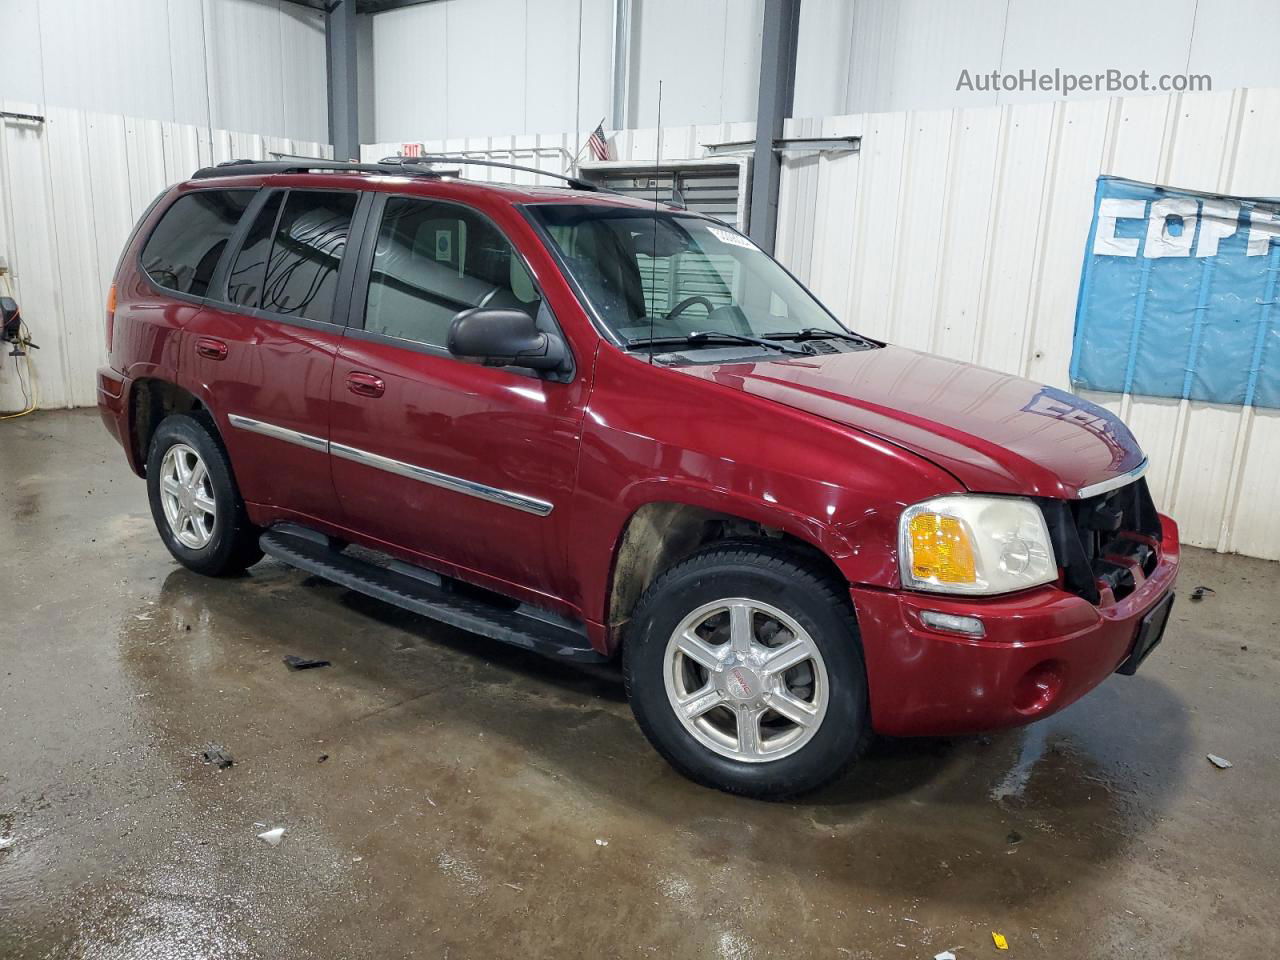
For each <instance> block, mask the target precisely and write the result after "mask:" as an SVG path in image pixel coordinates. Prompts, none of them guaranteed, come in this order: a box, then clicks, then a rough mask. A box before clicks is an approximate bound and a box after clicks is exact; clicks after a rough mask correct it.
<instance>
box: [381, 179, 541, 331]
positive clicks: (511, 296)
mask: <svg viewBox="0 0 1280 960" xmlns="http://www.w3.org/2000/svg"><path fill="white" fill-rule="evenodd" d="M540 300H541V298H540V295H539V293H538V290H537V287H535V286H534V283H533V279H532V278H531V277H530V276H529V272H528V271H527V270H526V269H525V266H524V264H523V263H522V262H521V260H520V258H519V257H518V256H516V254H515V251H514V250H513V249H512V247H511V244H510V243H509V242H507V239H506V238H505V237H503V235H502V234H501V233H499V232H498V229H497V227H495V226H494V225H493V224H492V223H490V222H489V221H488V220H486V219H485V218H484V217H482V216H480V214H478V213H476V212H474V211H472V210H468V209H466V208H465V207H459V206H455V205H454V204H449V203H433V202H431V201H425V200H411V199H406V198H404V197H393V198H392V199H390V200H388V201H387V206H386V210H385V211H384V213H383V216H382V225H381V226H380V227H379V229H378V243H377V246H376V247H375V248H374V254H373V269H372V272H371V274H370V277H369V298H368V301H367V303H366V306H365V319H364V326H365V329H366V330H368V331H370V332H372V333H382V334H386V335H387V336H391V337H399V338H400V339H402V340H416V341H418V342H420V343H428V344H432V345H434V346H440V347H443V346H444V345H445V342H446V339H447V337H448V334H449V324H450V323H451V322H452V321H453V318H454V317H455V316H456V315H457V314H458V313H459V312H460V311H462V310H469V309H470V308H472V307H481V306H483V307H494V308H498V307H505V308H510V309H516V310H524V311H525V312H526V313H528V314H529V315H530V316H531V317H537V316H538V308H539V306H540Z"/></svg>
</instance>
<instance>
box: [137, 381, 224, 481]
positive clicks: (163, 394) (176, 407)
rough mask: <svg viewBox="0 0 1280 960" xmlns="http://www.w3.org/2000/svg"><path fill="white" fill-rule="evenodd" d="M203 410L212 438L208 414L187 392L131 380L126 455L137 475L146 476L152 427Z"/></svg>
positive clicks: (165, 383) (168, 383)
mask: <svg viewBox="0 0 1280 960" xmlns="http://www.w3.org/2000/svg"><path fill="white" fill-rule="evenodd" d="M195 411H205V412H206V413H207V414H209V416H208V421H209V425H210V427H211V428H212V429H213V431H214V434H215V436H216V435H217V433H218V428H217V424H216V423H215V422H214V419H213V416H212V412H211V411H209V408H208V406H207V405H206V404H205V403H204V401H203V400H201V399H200V398H199V397H197V396H196V395H195V394H194V393H192V392H191V391H190V390H187V389H186V388H184V387H181V386H179V385H178V384H176V383H174V382H173V381H171V380H165V379H163V378H160V377H143V378H140V379H138V380H135V381H134V382H133V384H132V386H131V388H130V391H129V421H128V422H129V443H128V447H129V455H130V457H131V458H132V459H133V461H134V462H135V463H136V464H137V465H138V468H139V469H138V470H137V472H138V474H139V475H140V476H146V468H147V451H148V449H149V448H150V446H151V438H152V437H153V436H154V435H155V432H156V428H157V427H158V426H160V423H161V421H163V420H164V418H165V417H167V416H169V415H171V414H174V413H192V412H195Z"/></svg>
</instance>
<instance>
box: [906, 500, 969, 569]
mask: <svg viewBox="0 0 1280 960" xmlns="http://www.w3.org/2000/svg"><path fill="white" fill-rule="evenodd" d="M907 533H908V536H910V538H911V573H912V576H914V577H916V578H917V579H918V580H933V581H935V582H938V583H974V582H975V581H976V580H977V579H978V575H977V569H976V567H975V565H974V561H973V546H972V544H970V543H969V535H968V533H966V532H965V529H964V524H963V523H961V522H960V521H959V520H957V519H956V518H955V517H948V516H945V515H943V514H940V513H919V514H916V515H915V516H914V517H912V518H911V520H910V522H909V523H908V526H907Z"/></svg>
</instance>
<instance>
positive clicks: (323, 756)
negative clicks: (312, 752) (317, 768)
mask: <svg viewBox="0 0 1280 960" xmlns="http://www.w3.org/2000/svg"><path fill="white" fill-rule="evenodd" d="M328 759H329V755H328V754H327V753H322V754H320V756H319V757H318V758H317V759H316V763H324V762H325V761H326V760H328Z"/></svg>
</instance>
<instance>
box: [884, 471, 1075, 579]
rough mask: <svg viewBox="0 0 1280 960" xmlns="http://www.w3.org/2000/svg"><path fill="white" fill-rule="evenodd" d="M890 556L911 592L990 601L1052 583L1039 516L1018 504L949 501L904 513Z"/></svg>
mask: <svg viewBox="0 0 1280 960" xmlns="http://www.w3.org/2000/svg"><path fill="white" fill-rule="evenodd" d="M898 550H899V562H900V564H901V568H902V584H903V586H905V587H907V588H909V589H912V590H931V591H934V592H935V593H959V594H970V595H975V596H990V595H992V594H997V593H1009V592H1011V591H1013V590H1024V589H1026V588H1027V587H1034V586H1038V585H1039V584H1042V583H1050V582H1051V581H1053V580H1056V579H1057V577H1058V564H1057V561H1056V560H1055V559H1054V556H1053V545H1052V544H1051V543H1050V542H1049V528H1048V527H1047V526H1046V525H1045V522H1044V514H1043V513H1042V512H1041V510H1040V507H1039V506H1037V505H1036V504H1035V503H1034V502H1033V501H1031V500H1027V499H1025V498H1023V497H991V496H978V495H972V494H951V495H948V496H943V497H935V498H933V499H932V500H925V501H924V502H923V503H917V504H915V505H913V506H910V507H907V509H905V510H904V511H902V519H901V520H900V521H899V523H898Z"/></svg>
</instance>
